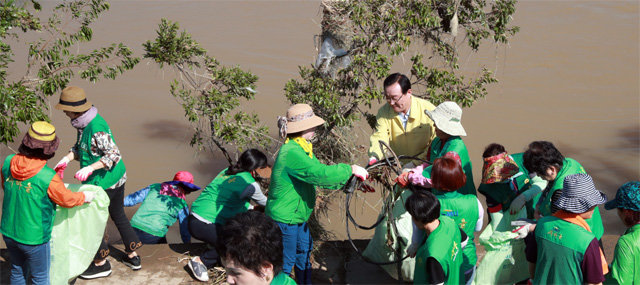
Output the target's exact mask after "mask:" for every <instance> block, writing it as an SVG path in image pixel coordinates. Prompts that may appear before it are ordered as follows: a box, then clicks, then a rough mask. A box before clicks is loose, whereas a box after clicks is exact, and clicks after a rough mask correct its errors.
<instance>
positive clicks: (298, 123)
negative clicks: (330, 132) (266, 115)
mask: <svg viewBox="0 0 640 285" xmlns="http://www.w3.org/2000/svg"><path fill="white" fill-rule="evenodd" d="M322 124H324V120H323V119H322V118H320V117H318V116H316V115H315V114H314V113H313V109H311V106H309V105H307V104H295V105H293V106H291V107H289V110H287V117H278V128H279V129H280V135H281V136H282V137H285V136H286V135H287V134H293V133H298V132H302V131H304V130H308V129H311V128H314V127H317V126H319V125H322Z"/></svg>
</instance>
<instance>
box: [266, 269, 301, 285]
mask: <svg viewBox="0 0 640 285" xmlns="http://www.w3.org/2000/svg"><path fill="white" fill-rule="evenodd" d="M270 285H296V281H294V280H293V279H292V278H291V277H289V275H287V274H285V273H284V272H280V273H278V275H276V277H274V278H273V280H271V283H270Z"/></svg>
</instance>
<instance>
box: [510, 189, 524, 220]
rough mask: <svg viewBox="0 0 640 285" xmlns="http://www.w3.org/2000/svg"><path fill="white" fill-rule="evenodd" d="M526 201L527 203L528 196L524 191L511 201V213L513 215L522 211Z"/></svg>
mask: <svg viewBox="0 0 640 285" xmlns="http://www.w3.org/2000/svg"><path fill="white" fill-rule="evenodd" d="M525 203H527V196H526V195H524V193H522V194H520V195H519V196H518V197H516V198H515V199H513V201H512V202H511V207H509V213H511V215H515V214H516V213H518V212H520V210H522V207H524V204H525Z"/></svg>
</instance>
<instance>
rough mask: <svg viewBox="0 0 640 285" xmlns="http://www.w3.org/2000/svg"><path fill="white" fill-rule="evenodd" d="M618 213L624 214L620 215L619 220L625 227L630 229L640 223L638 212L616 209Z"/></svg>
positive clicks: (639, 213)
mask: <svg viewBox="0 0 640 285" xmlns="http://www.w3.org/2000/svg"><path fill="white" fill-rule="evenodd" d="M618 211H622V212H623V213H624V214H622V217H621V219H622V223H624V225H625V226H627V227H631V226H633V225H635V224H638V223H640V212H638V211H634V210H630V209H623V208H618Z"/></svg>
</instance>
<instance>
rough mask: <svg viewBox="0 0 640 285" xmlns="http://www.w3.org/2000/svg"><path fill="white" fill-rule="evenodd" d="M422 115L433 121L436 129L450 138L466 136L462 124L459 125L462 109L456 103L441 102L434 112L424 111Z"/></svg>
mask: <svg viewBox="0 0 640 285" xmlns="http://www.w3.org/2000/svg"><path fill="white" fill-rule="evenodd" d="M424 113H425V114H427V116H429V117H430V118H431V120H433V122H434V123H435V124H436V127H438V129H440V130H441V131H443V132H445V133H447V134H449V135H452V136H461V137H464V136H466V135H467V132H465V131H464V128H463V127H462V123H460V121H461V120H462V109H460V106H458V104H456V102H452V101H447V102H443V103H442V104H440V105H438V107H436V109H435V110H433V111H429V110H424Z"/></svg>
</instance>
